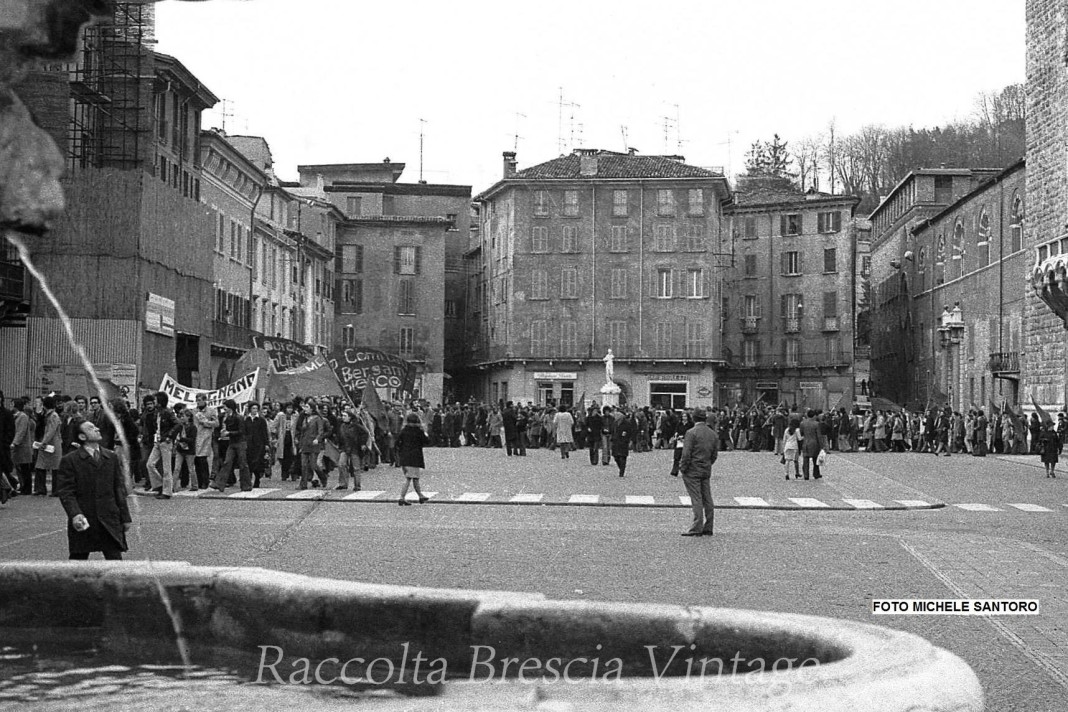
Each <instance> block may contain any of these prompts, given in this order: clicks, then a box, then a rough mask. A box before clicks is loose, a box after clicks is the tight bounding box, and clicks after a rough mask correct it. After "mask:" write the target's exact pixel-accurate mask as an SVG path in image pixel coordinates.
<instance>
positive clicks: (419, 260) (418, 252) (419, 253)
mask: <svg viewBox="0 0 1068 712" xmlns="http://www.w3.org/2000/svg"><path fill="white" fill-rule="evenodd" d="M415 273H416V274H422V273H423V248H422V247H418V246H417V247H416V248H415Z"/></svg>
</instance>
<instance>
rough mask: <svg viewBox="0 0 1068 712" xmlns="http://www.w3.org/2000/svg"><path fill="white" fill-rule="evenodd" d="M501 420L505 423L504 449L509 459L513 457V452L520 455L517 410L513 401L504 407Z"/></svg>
mask: <svg viewBox="0 0 1068 712" xmlns="http://www.w3.org/2000/svg"><path fill="white" fill-rule="evenodd" d="M501 418H502V420H503V422H504V448H505V451H506V452H507V454H508V457H511V456H512V452H513V451H514V452H515V454H517V455H518V454H519V428H518V427H517V424H516V414H515V408H513V407H512V401H508V403H507V404H506V405H505V406H504V412H503V413H501Z"/></svg>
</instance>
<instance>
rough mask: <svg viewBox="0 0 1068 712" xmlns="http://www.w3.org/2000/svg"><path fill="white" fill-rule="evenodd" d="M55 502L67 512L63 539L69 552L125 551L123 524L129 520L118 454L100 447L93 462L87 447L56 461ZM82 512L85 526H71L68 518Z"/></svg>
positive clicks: (72, 517) (124, 483)
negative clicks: (98, 457)
mask: <svg viewBox="0 0 1068 712" xmlns="http://www.w3.org/2000/svg"><path fill="white" fill-rule="evenodd" d="M57 489H58V491H59V502H60V504H62V505H63V509H64V510H66V512H67V542H68V544H69V545H70V553H72V554H85V553H88V552H90V551H102V550H104V549H105V548H108V549H111V548H118V549H119V550H120V551H126V533H125V532H124V531H123V526H122V525H123V524H128V523H130V522H131V521H133V520H132V519H131V518H130V507H129V505H128V504H127V502H126V481H125V480H124V479H123V476H122V467H121V465H120V464H119V456H118V455H116V454H115V453H114V452H112V451H111V450H107V449H105V448H100V461H99V462H97V461H95V460H94V459H93V456H92V455H90V454H89V452H88V451H87V450H84V449H81V448H79V449H77V450H75V451H73V452H71V453H70V454H68V455H65V456H64V457H63V459H62V460H61V461H60V463H59V482H58V487H57ZM79 514H84V515H85V518H86V519H88V520H89V528H88V529H86V530H85V531H84V532H79V531H76V530H75V529H74V526H73V525H72V524H71V520H72V519H74V517H76V516H77V515H79Z"/></svg>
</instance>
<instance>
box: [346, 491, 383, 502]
mask: <svg viewBox="0 0 1068 712" xmlns="http://www.w3.org/2000/svg"><path fill="white" fill-rule="evenodd" d="M383 494H385V492H384V491H382V490H360V491H359V492H353V493H352V494H347V495H345V496H344V497H342V498H341V499H344V500H347V501H350V502H370V501H371V500H372V499H374V498H375V497H378V496H380V495H383Z"/></svg>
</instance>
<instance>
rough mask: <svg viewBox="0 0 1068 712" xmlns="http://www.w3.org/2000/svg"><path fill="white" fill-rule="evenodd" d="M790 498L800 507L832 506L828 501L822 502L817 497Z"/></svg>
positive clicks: (818, 507)
mask: <svg viewBox="0 0 1068 712" xmlns="http://www.w3.org/2000/svg"><path fill="white" fill-rule="evenodd" d="M788 499H789V500H790V501H791V502H793V503H794V504H796V505H797V506H798V507H804V508H805V509H820V508H822V507H830V506H831V505H829V504H827V503H826V502H821V501H820V500H818V499H815V498H814V497H789V498H788Z"/></svg>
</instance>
